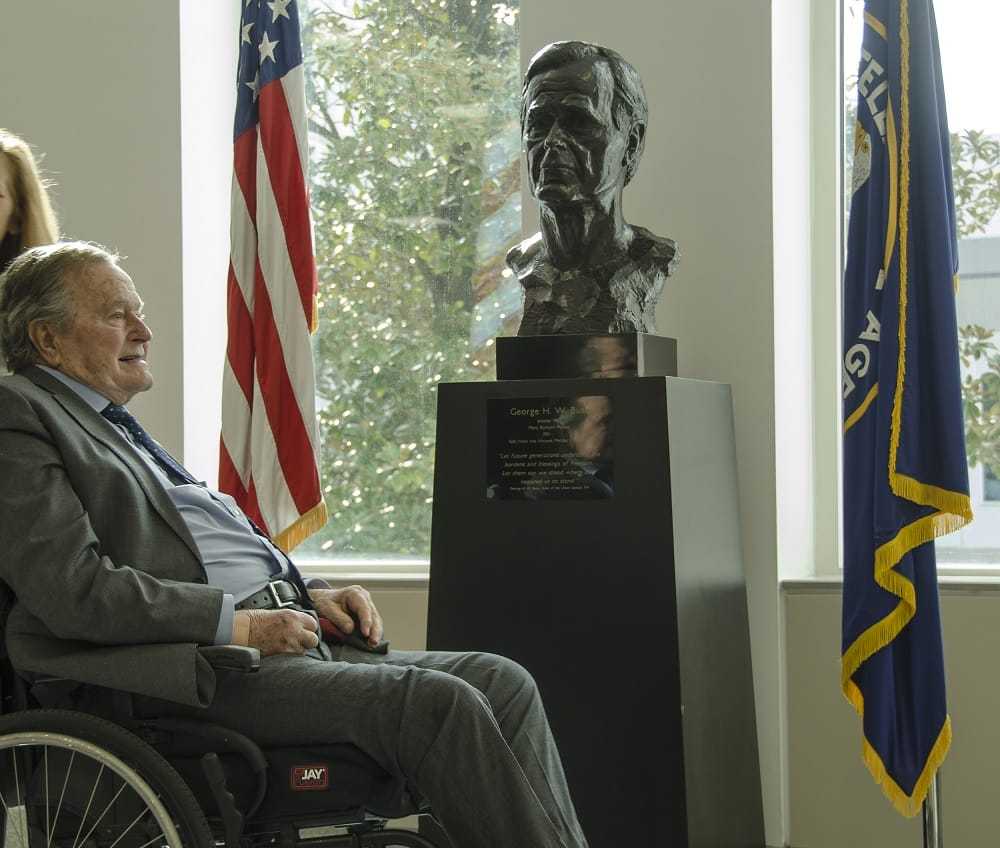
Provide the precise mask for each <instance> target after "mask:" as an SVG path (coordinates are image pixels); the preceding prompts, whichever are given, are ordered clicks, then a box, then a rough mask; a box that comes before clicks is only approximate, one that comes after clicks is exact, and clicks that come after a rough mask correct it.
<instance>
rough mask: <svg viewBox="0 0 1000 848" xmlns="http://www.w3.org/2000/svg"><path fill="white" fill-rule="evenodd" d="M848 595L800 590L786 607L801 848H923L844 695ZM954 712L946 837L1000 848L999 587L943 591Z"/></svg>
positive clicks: (793, 841) (792, 776)
mask: <svg viewBox="0 0 1000 848" xmlns="http://www.w3.org/2000/svg"><path fill="white" fill-rule="evenodd" d="M840 598H841V595H840V589H839V587H838V586H821V585H809V584H796V585H792V586H790V587H789V589H788V591H787V593H786V596H785V600H784V605H785V610H786V621H787V633H786V640H787V652H788V679H789V681H790V685H789V702H788V717H789V721H788V738H789V747H790V753H789V783H790V791H791V794H790V810H791V828H790V831H789V844H790V845H791V846H794V848H844V846H851V848H915V846H917V845H920V844H921V832H920V823H919V822H920V820H919V817H918V818H916V819H912V820H911V819H904V818H902V817H901V816H900V815H899V814H898V813H896V812H895V811H894V810H893V809H892V807H891V806H890V804H889V802H888V801H886V800H885V798H884V797H883V796H882V792H881V790H880V789H879V788H878V787H877V786H876V785H875V783H874V781H872V779H871V778H870V777H869V775H868V770H867V769H866V768H865V766H864V764H863V763H862V761H861V721H860V719H859V718H858V717H857V715H856V713H855V712H854V708H853V707H851V706H850V704H848V703H847V701H846V700H845V699H844V697H843V696H842V695H841V693H840ZM941 620H942V627H943V632H944V637H945V664H946V666H945V667H946V672H947V684H948V708H949V712H950V714H951V719H952V725H953V729H954V739H953V742H952V747H951V753H950V754H949V755H948V759H947V760H945V763H944V767H943V768H942V770H941V797H942V801H943V815H942V820H943V824H944V827H943V833H944V837H945V843H946V844H947V845H952V846H956V848H995V846H996V845H997V844H1000V835H998V834H1000V829H998V825H997V816H996V804H997V788H998V785H1000V781H998V776H1000V722H998V721H997V716H998V715H1000V675H998V674H997V663H996V657H997V656H998V655H1000V626H998V624H997V622H998V621H1000V585H994V586H992V587H978V588H977V587H975V586H970V585H966V586H962V585H947V586H944V587H943V588H942V590H941Z"/></svg>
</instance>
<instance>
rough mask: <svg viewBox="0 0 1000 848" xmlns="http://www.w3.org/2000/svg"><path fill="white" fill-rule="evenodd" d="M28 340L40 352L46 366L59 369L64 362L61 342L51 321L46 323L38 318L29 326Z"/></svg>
mask: <svg viewBox="0 0 1000 848" xmlns="http://www.w3.org/2000/svg"><path fill="white" fill-rule="evenodd" d="M28 338H30V339H31V343H32V344H33V345H34V346H35V350H37V351H38V355H39V356H40V357H42V360H43V361H44V363H45V364H46V365H48V366H49V367H51V368H58V367H59V364H60V363H61V362H62V355H61V354H60V352H59V342H58V338H57V335H56V331H55V327H53V326H52V322H51V321H44V320H42V319H40V318H36V319H35V320H34V321H32V322H31V323H30V324H28Z"/></svg>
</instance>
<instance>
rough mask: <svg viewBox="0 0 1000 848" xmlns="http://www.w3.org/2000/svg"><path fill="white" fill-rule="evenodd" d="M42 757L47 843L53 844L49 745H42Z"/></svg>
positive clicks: (47, 844)
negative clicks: (43, 763) (50, 816)
mask: <svg viewBox="0 0 1000 848" xmlns="http://www.w3.org/2000/svg"><path fill="white" fill-rule="evenodd" d="M42 759H43V760H44V761H45V845H46V848H48V846H49V845H51V844H52V829H51V828H50V827H49V746H48V745H45V746H43V747H42Z"/></svg>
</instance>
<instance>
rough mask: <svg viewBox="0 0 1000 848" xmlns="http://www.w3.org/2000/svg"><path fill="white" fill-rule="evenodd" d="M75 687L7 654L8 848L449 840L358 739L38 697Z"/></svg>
mask: <svg viewBox="0 0 1000 848" xmlns="http://www.w3.org/2000/svg"><path fill="white" fill-rule="evenodd" d="M0 650H2V644H0ZM202 653H203V655H204V656H205V657H206V658H207V659H208V660H209V662H210V663H212V664H213V665H215V666H217V667H225V668H228V669H236V670H239V671H242V672H245V673H254V672H255V671H256V670H257V669H258V668H259V665H260V655H259V653H258V652H257V651H256V649H253V648H239V647H234V646H225V647H210V648H204V649H202ZM73 685H74V684H72V682H71V681H64V680H44V681H40V682H36V683H35V684H34V685H33V686H32V687H31V688H30V690H29V688H28V686H27V684H26V683H25V681H24V680H22V679H21V678H20V677H19V676H18V675H17V674H16V673H15V672H14V671H13V669H12V668H11V666H10V663H9V662H8V661H7V660H6V659H3V660H2V667H0V803H2V805H3V810H2V812H3V845H2V848H15V846H16V848H37V846H43V848H163V846H169V848H182V846H183V848H214V846H217V845H224V846H226V848H264V846H279V847H280V848H307V846H308V848H348V846H350V848H390V846H400V848H450V843H449V841H448V839H447V836H446V835H445V833H444V831H443V830H442V829H441V828H440V826H439V825H437V824H436V823H435V822H433V819H431V818H430V814H429V810H427V809H426V808H423V809H420V808H417V806H416V805H415V804H414V802H413V801H412V800H411V799H410V798H409V796H408V795H407V793H406V789H405V787H403V786H401V785H400V784H399V783H398V782H397V781H395V780H394V779H393V778H391V777H390V775H388V774H386V773H385V772H384V771H383V770H382V769H381V768H380V767H379V766H378V764H377V763H375V762H374V760H372V759H371V758H369V757H368V756H367V755H365V754H364V753H363V752H361V751H360V750H358V749H357V748H355V747H354V746H352V745H346V744H338V745H327V746H297V747H295V748H277V749H262V748H261V747H260V746H258V745H257V744H256V743H255V742H253V741H252V740H250V739H248V738H247V737H246V736H244V735H242V734H240V733H237V732H235V731H233V730H231V729H228V728H225V727H221V726H219V725H213V724H209V723H205V722H199V721H190V720H186V719H185V720H181V719H173V718H158V719H146V718H136V717H135V716H134V715H133V713H132V709H131V697H130V696H129V695H127V694H126V693H120V692H107V693H106V694H107V696H108V697H107V707H106V709H105V708H103V707H102V708H101V709H99V710H97V711H95V712H97V713H99V714H92V713H91V712H90V711H88V712H81V711H79V710H73V709H63V708H55V709H53V708H49V707H47V706H40V705H39V704H40V703H44V704H53V703H55V704H59V703H60V698H61V697H62V696H61V693H63V692H65V691H67V690H68V689H69V688H71V687H72V686H73ZM102 694H103V693H102ZM109 719H110V720H109ZM126 790H127V791H126ZM387 810H391V811H392V812H393V815H394V816H395V815H397V814H400V813H402V814H413V815H419V816H422V817H423V818H422V819H421V821H422V822H423V823H424V824H422V825H421V830H425V829H428V828H429V829H430V830H431V832H432V833H433V834H434V836H433V837H432V839H433V841H431V839H429V838H428V837H427V836H426V835H421V834H420V833H417V832H415V831H412V830H404V829H400V828H396V827H389V826H388V824H389V819H388V817H387V816H386V815H385V811H387Z"/></svg>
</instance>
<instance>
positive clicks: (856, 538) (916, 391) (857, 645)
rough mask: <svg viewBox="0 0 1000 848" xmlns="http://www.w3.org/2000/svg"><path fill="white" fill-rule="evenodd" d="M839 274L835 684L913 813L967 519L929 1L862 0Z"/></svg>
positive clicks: (927, 778) (901, 806) (949, 228)
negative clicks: (950, 557)
mask: <svg viewBox="0 0 1000 848" xmlns="http://www.w3.org/2000/svg"><path fill="white" fill-rule="evenodd" d="M854 149H855V153H854V173H853V179H852V192H853V197H852V201H851V216H850V226H849V234H848V252H847V268H846V271H845V275H844V349H843V350H844V359H843V402H844V459H843V462H844V469H843V471H844V608H843V641H842V657H841V664H842V666H841V685H842V687H843V691H844V695H845V696H846V697H847V699H848V700H849V701H850V702H851V703H852V704H853V705H854V707H855V709H857V711H858V713H859V714H860V715H861V717H862V724H863V732H864V740H863V746H862V747H863V758H864V761H865V764H866V765H867V766H868V768H869V770H870V771H871V773H872V775H873V776H874V778H875V780H876V781H877V782H878V783H879V784H880V785H881V787H882V789H883V791H884V792H885V794H886V795H887V796H888V797H889V799H890V800H891V801H892V803H893V805H894V806H895V807H896V809H897V810H899V812H901V813H902V814H903V815H906V816H913V815H916V814H917V813H918V812H919V811H920V807H921V804H922V802H923V800H924V797H925V796H926V794H927V790H928V788H929V786H930V783H931V781H932V780H933V777H934V773H935V772H936V771H937V768H938V766H940V764H941V763H942V761H943V760H944V758H945V755H946V754H947V753H948V747H949V745H950V743H951V722H950V720H949V718H948V710H947V703H946V700H945V680H944V658H943V652H942V644H941V623H940V618H939V612H938V594H937V572H936V566H935V557H934V541H933V540H934V538H935V537H936V536H940V535H943V534H944V533H949V532H951V531H953V530H957V529H958V528H959V527H961V526H963V525H964V524H966V523H968V522H969V521H970V520H971V519H972V508H971V504H970V501H969V481H968V466H967V463H966V456H965V434H964V428H963V422H962V405H961V380H960V376H959V359H958V338H957V328H956V316H955V288H956V285H957V271H958V246H957V240H956V236H955V206H954V199H953V197H952V189H951V162H950V155H949V145H948V122H947V118H946V115H945V104H944V85H943V83H942V79H941V66H940V56H939V53H938V45H937V30H936V26H935V23H934V11H933V8H932V6H931V0H868V2H866V4H865V30H864V40H863V47H862V54H861V63H860V67H859V71H858V114H857V123H856V124H855V130H854Z"/></svg>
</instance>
